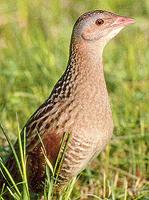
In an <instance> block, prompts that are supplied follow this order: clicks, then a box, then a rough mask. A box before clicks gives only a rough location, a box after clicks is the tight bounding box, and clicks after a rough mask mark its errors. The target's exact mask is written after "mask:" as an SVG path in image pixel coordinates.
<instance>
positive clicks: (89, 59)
mask: <svg viewBox="0 0 149 200" xmlns="http://www.w3.org/2000/svg"><path fill="white" fill-rule="evenodd" d="M102 53H103V45H102V43H101V44H100V43H97V44H96V43H95V44H93V43H89V42H88V43H85V42H73V43H72V45H71V48H70V59H69V64H68V66H71V67H72V68H73V69H72V70H74V71H75V72H76V73H77V74H78V75H80V76H81V77H82V78H83V77H84V78H83V79H85V80H86V81H91V79H94V80H96V78H97V79H101V80H102V79H104V72H103V64H102Z"/></svg>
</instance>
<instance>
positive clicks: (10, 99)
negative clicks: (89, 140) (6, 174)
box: [0, 0, 149, 200]
mask: <svg viewBox="0 0 149 200" xmlns="http://www.w3.org/2000/svg"><path fill="white" fill-rule="evenodd" d="M98 8H99V9H101V8H102V9H105V10H110V11H115V12H116V13H119V14H121V15H128V16H131V17H134V18H135V19H136V21H137V23H136V24H135V25H133V26H131V27H129V28H127V29H126V30H124V31H123V32H121V33H120V34H119V35H118V36H117V37H116V38H115V39H114V40H113V41H112V42H111V43H110V44H109V45H108V46H107V47H106V49H105V51H104V63H105V75H106V81H107V86H108V90H109V96H110V99H111V104H112V111H113V118H114V124H115V131H114V137H113V139H112V141H111V144H110V145H108V146H107V148H106V150H105V151H104V152H103V153H102V154H100V155H99V156H98V158H97V159H95V160H94V161H93V162H92V164H91V165H89V166H88V167H87V169H86V170H85V171H83V172H82V173H81V175H80V176H79V178H78V180H77V182H76V184H75V186H74V188H73V190H72V192H71V199H112V200H117V199H120V200H121V199H143V200H145V199H149V142H148V141H149V123H148V122H149V112H148V102H149V95H148V88H149V86H148V85H149V78H148V77H149V67H148V63H149V48H148V42H147V41H148V40H149V36H148V28H149V23H148V17H149V3H148V1H147V0H142V1H137V0H129V1H128V0H116V1H112V0H107V1H98V0H93V1H86V2H85V3H84V2H83V1H81V0H77V1H72V0H69V1H68V0H66V1H63V2H62V1H60V0H59V1H58V0H56V1H47V0H44V1H41V0H38V1H37V0H35V1H33V2H31V1H29V0H22V1H21V0H16V1H4V0H1V2H0V85H1V87H0V112H1V114H0V122H1V123H2V124H3V126H4V127H5V128H6V130H7V131H6V132H7V134H8V135H9V138H10V140H11V141H12V140H15V139H16V137H18V131H17V130H18V123H19V124H20V127H23V125H24V124H25V122H26V120H27V119H28V117H29V116H30V115H31V114H32V113H33V112H34V111H35V109H36V108H37V107H38V106H39V105H40V104H41V103H42V102H43V101H44V99H45V98H46V97H47V96H48V95H49V94H50V91H51V89H52V87H53V86H54V84H55V82H56V81H57V79H58V78H59V76H60V75H61V74H62V72H63V70H64V69H65V66H66V65H67V58H68V49H69V40H70V35H71V31H72V25H73V24H74V22H75V20H76V18H77V17H78V16H79V15H80V14H81V13H83V12H85V11H87V10H93V9H98ZM16 114H17V116H18V119H17V118H16ZM18 121H19V122H18ZM7 146H8V144H7V142H6V139H5V138H4V136H3V133H2V132H0V155H1V156H2V157H3V158H4V159H5V157H6V155H7V154H8V147H7ZM71 189H72V188H71ZM69 191H70V190H69ZM68 193H69V192H68ZM65 194H67V193H65Z"/></svg>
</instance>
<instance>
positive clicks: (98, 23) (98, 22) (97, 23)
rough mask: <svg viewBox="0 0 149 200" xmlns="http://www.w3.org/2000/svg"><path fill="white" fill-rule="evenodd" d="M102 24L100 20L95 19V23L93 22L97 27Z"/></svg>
mask: <svg viewBox="0 0 149 200" xmlns="http://www.w3.org/2000/svg"><path fill="white" fill-rule="evenodd" d="M103 23H104V21H103V20H102V19H97V20H96V22H95V24H96V25H97V26H100V25H102V24H103Z"/></svg>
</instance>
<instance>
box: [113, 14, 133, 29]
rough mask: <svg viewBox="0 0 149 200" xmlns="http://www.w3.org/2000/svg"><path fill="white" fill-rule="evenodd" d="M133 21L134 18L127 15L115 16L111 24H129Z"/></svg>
mask: <svg viewBox="0 0 149 200" xmlns="http://www.w3.org/2000/svg"><path fill="white" fill-rule="evenodd" d="M133 23H135V20H134V19H132V18H129V17H123V16H117V17H116V20H115V22H114V23H113V24H112V26H114V27H115V26H127V25H129V24H133Z"/></svg>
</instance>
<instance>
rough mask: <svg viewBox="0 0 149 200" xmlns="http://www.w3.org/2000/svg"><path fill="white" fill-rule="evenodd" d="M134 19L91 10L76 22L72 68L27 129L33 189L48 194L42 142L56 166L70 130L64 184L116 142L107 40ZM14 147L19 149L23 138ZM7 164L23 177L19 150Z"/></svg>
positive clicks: (61, 181)
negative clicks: (17, 156) (106, 66)
mask: <svg viewBox="0 0 149 200" xmlns="http://www.w3.org/2000/svg"><path fill="white" fill-rule="evenodd" d="M132 23H134V19H132V18H129V17H125V16H120V15H117V14H115V13H112V12H109V11H104V10H94V11H89V12H86V13H84V14H82V15H81V16H80V17H79V18H78V19H77V21H76V22H75V24H74V27H73V31H72V35H71V41H70V51H69V59H68V64H67V67H66V70H65V71H64V73H63V75H62V76H61V77H60V79H59V80H58V81H57V83H56V84H55V86H54V88H53V90H52V92H51V94H50V96H49V97H48V98H47V99H46V100H45V102H44V103H43V104H42V105H41V106H40V107H39V108H38V109H37V110H36V111H35V112H34V113H33V114H32V116H31V117H30V118H29V120H28V121H27V123H26V124H25V126H24V128H23V130H25V131H26V155H27V177H28V182H29V187H30V190H31V191H33V192H37V193H38V192H43V182H44V180H45V167H46V159H45V156H44V153H43V151H42V147H43V146H42V145H44V149H45V153H46V156H47V158H48V160H49V161H50V163H51V164H52V165H53V166H54V165H55V163H56V160H57V157H58V154H59V151H60V145H61V141H62V138H63V137H64V134H65V133H69V134H70V135H71V137H70V140H69V142H68V145H67V149H66V151H65V154H64V158H63V161H62V164H61V168H60V171H59V175H58V186H59V187H62V186H65V185H67V183H68V182H69V181H70V180H71V179H72V178H73V177H75V176H77V175H78V174H79V173H80V172H81V171H82V170H83V169H84V168H85V167H86V166H87V164H88V163H89V162H91V161H92V160H93V158H95V157H96V156H97V155H98V154H99V153H100V152H101V151H102V150H104V148H105V147H106V145H107V144H108V143H109V142H110V139H111V137H112V134H113V128H114V124H113V119H112V111H111V106H110V102H109V96H108V91H107V86H106V82H105V77H104V68H103V56H102V55H103V50H104V47H105V46H106V44H107V43H108V42H109V41H110V40H111V39H112V38H113V37H115V36H116V35H117V34H118V33H119V32H120V31H121V30H122V29H123V28H124V27H126V26H127V25H130V24H132ZM22 134H23V131H22ZM39 136H40V137H39ZM41 140H42V144H41ZM14 147H15V149H16V150H18V142H16V144H15V145H14ZM6 167H7V168H8V169H9V171H10V172H11V174H12V177H13V178H14V179H17V180H18V179H19V176H20V175H19V174H18V169H17V166H16V163H15V159H14V156H13V154H11V155H10V156H9V157H8V160H7V161H6Z"/></svg>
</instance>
